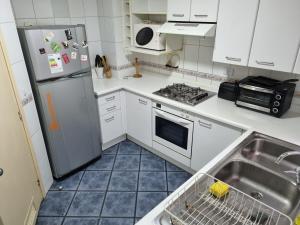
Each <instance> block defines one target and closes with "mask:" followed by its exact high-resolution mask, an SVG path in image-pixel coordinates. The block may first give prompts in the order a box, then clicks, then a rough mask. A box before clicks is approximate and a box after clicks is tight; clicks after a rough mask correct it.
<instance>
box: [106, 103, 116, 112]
mask: <svg viewBox="0 0 300 225" xmlns="http://www.w3.org/2000/svg"><path fill="white" fill-rule="evenodd" d="M115 109H116V106H115V105H114V106H112V107H109V108H107V109H106V111H108V112H110V111H113V110H115Z"/></svg>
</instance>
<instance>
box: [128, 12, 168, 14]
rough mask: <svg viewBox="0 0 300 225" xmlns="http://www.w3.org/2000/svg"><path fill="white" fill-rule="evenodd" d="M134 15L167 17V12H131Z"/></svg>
mask: <svg viewBox="0 0 300 225" xmlns="http://www.w3.org/2000/svg"><path fill="white" fill-rule="evenodd" d="M132 14H134V15H167V12H132Z"/></svg>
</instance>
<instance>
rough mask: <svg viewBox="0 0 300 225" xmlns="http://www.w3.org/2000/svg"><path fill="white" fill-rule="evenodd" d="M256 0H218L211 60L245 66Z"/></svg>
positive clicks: (251, 37)
mask: <svg viewBox="0 0 300 225" xmlns="http://www.w3.org/2000/svg"><path fill="white" fill-rule="evenodd" d="M258 5H259V1H258V0H226V1H220V5H219V13H218V21H217V31H216V42H215V49H214V54H213V61H215V62H221V63H229V64H235V65H242V66H247V64H248V60H249V54H250V49H251V43H252V39H253V32H254V27H255V21H256V16H257V10H258Z"/></svg>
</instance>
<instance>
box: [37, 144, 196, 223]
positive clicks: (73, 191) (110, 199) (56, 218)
mask: <svg viewBox="0 0 300 225" xmlns="http://www.w3.org/2000/svg"><path fill="white" fill-rule="evenodd" d="M190 176H191V175H190V174H189V173H187V172H185V171H183V170H182V169H180V168H178V167H177V166H175V165H173V164H171V163H169V162H167V161H165V160H164V159H162V158H160V157H158V156H156V155H154V154H152V153H151V152H149V151H147V150H145V149H143V148H142V147H140V146H138V145H137V144H135V143H133V142H131V141H128V140H126V141H123V142H121V143H120V144H118V145H115V146H113V147H111V148H110V149H108V150H106V151H104V152H103V155H102V158H101V159H100V160H98V161H96V162H94V163H92V164H90V165H88V166H87V167H86V168H84V169H83V170H82V171H79V172H77V173H76V174H74V175H72V176H70V177H68V178H65V179H64V180H62V181H59V182H57V181H56V182H54V184H53V185H52V187H51V189H50V191H49V192H48V194H47V196H46V198H45V200H44V201H43V203H42V206H41V209H40V211H39V217H38V220H37V225H133V224H134V223H135V221H138V220H139V219H140V218H141V217H143V216H144V215H145V214H147V213H148V212H149V211H150V210H151V209H152V208H153V207H155V206H156V205H157V204H158V203H160V202H161V201H162V200H163V199H165V198H166V197H167V196H168V194H170V193H172V191H174V190H175V189H176V188H177V187H179V186H180V185H181V184H182V183H184V182H185V181H186V180H187V179H188V178H190Z"/></svg>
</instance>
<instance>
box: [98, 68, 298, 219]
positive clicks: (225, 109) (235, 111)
mask: <svg viewBox="0 0 300 225" xmlns="http://www.w3.org/2000/svg"><path fill="white" fill-rule="evenodd" d="M93 82H94V90H95V94H96V95H98V96H101V95H105V94H108V93H110V92H114V91H117V90H122V89H123V90H127V91H130V92H133V93H136V94H139V95H142V96H144V97H148V98H150V99H152V100H154V101H159V102H161V103H164V104H168V105H172V106H174V107H177V108H179V109H182V110H185V111H188V112H191V113H194V114H196V115H199V116H204V117H207V118H210V119H212V120H216V121H220V122H223V123H225V124H229V125H232V126H235V127H239V128H241V129H244V130H245V133H243V135H242V136H240V137H239V138H238V139H237V140H236V141H234V142H233V143H232V144H231V145H230V146H228V147H227V148H226V149H224V150H223V151H222V152H221V153H220V154H219V155H217V156H216V157H215V158H214V159H213V160H211V161H210V162H209V163H208V164H207V165H206V166H205V167H203V168H202V169H201V170H200V171H198V172H197V173H196V174H195V175H194V176H193V177H192V178H191V179H189V180H188V181H187V182H186V183H185V184H183V185H182V187H185V188H188V187H189V186H191V185H192V184H193V182H194V179H195V176H199V175H201V173H206V172H207V171H209V170H210V169H211V168H212V167H214V166H215V165H216V164H217V163H218V162H219V161H220V160H222V159H223V158H224V157H226V156H228V155H229V154H231V153H232V151H233V150H234V149H235V147H236V146H238V145H239V144H240V142H242V141H243V140H244V139H245V138H246V137H248V136H249V135H250V134H251V133H252V132H254V131H257V132H259V133H263V134H266V135H269V136H272V137H275V138H278V139H281V140H284V141H287V142H291V143H293V144H296V145H300V112H294V111H292V110H290V111H289V112H287V113H286V114H285V115H284V116H283V117H282V118H275V117H271V116H269V115H264V114H261V113H258V112H253V111H250V110H247V109H243V108H239V107H236V106H235V105H234V103H233V102H230V101H226V100H223V99H219V98H218V97H217V95H215V96H213V97H211V98H209V99H207V100H205V101H204V102H202V103H200V104H198V105H196V106H189V105H185V104H182V103H179V102H176V101H173V100H169V99H166V98H163V97H160V96H157V95H153V94H152V93H153V92H155V91H157V90H159V89H160V88H164V87H165V86H166V85H168V84H172V83H176V82H177V83H183V82H184V83H186V84H187V85H191V86H200V87H201V88H203V89H207V90H210V91H214V92H217V90H218V87H217V86H212V85H208V82H207V83H203V82H197V81H191V80H185V79H182V78H180V77H176V76H169V75H164V74H157V73H152V72H147V71H143V77H142V78H140V79H134V78H129V79H94V80H93ZM180 190H181V188H179V189H177V190H176V191H174V192H173V193H172V194H171V195H170V196H168V197H167V198H166V199H165V200H164V201H162V202H161V203H160V204H159V205H158V206H156V207H155V208H154V209H153V210H152V211H150V212H149V213H148V214H147V215H146V216H144V217H143V218H142V219H141V220H140V221H139V222H138V223H137V225H156V224H158V223H157V221H156V222H154V220H155V219H157V218H158V216H159V215H160V214H161V213H162V211H163V208H164V207H165V205H166V204H167V202H169V201H170V200H171V199H172V198H174V197H176V196H177V195H178V194H179V192H180Z"/></svg>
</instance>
